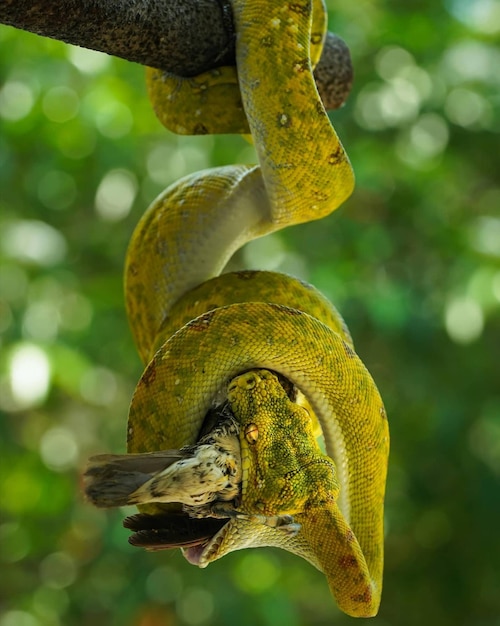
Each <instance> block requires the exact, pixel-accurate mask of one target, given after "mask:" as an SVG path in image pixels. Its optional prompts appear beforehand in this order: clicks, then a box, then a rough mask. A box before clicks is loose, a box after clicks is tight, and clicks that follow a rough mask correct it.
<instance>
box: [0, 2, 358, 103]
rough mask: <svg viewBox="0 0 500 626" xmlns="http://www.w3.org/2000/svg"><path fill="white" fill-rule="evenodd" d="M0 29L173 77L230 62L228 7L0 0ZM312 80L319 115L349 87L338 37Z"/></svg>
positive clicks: (345, 56) (343, 47)
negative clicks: (322, 105) (315, 85)
mask: <svg viewBox="0 0 500 626" xmlns="http://www.w3.org/2000/svg"><path fill="white" fill-rule="evenodd" d="M0 23H3V24H7V25H9V26H14V27H16V28H20V29H22V30H27V31H30V32H32V33H35V34H37V35H42V36H44V37H51V38H52V39H58V40H60V41H64V42H66V43H71V44H74V45H76V46H81V47H83V48H90V49H92V50H99V51H100V52H105V53H107V54H111V55H113V56H117V57H120V58H122V59H126V60H128V61H133V62H135V63H140V64H141V65H148V66H151V67H157V68H159V69H162V70H164V71H167V72H171V73H173V74H177V75H178V76H195V75H197V74H201V73H202V72H204V71H206V70H209V69H213V68H214V67H219V66H221V65H234V63H235V60H234V59H235V57H234V28H233V21H232V11H231V5H230V3H229V0H168V1H166V0H43V1H41V0H39V1H33V0H0ZM315 77H316V80H317V83H318V80H319V84H318V89H319V91H320V95H321V96H322V98H323V101H324V103H325V106H326V108H338V107H339V106H340V105H341V104H342V103H343V102H344V100H345V99H346V98H347V95H348V93H349V90H350V86H351V81H352V67H351V62H350V55H349V50H348V48H347V46H346V45H345V43H344V42H343V41H342V40H341V39H340V38H339V37H337V36H335V35H330V37H329V39H328V43H327V46H326V47H325V51H324V54H323V57H322V59H321V61H320V64H319V65H318V68H317V70H316V72H315ZM332 94H333V97H332Z"/></svg>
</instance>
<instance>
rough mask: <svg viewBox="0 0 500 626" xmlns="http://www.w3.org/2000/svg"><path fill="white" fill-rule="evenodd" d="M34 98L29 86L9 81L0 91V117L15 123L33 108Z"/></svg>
mask: <svg viewBox="0 0 500 626" xmlns="http://www.w3.org/2000/svg"><path fill="white" fill-rule="evenodd" d="M34 102H35V96H34V94H33V91H32V89H31V87H30V86H29V85H27V84H26V83H23V82H20V81H16V80H13V81H9V82H7V83H5V84H4V86H3V87H2V89H1V90H0V117H3V118H4V119H6V120H9V121H11V122H15V121H17V120H20V119H22V118H23V117H26V115H28V113H29V112H30V111H31V109H32V108H33V104H34Z"/></svg>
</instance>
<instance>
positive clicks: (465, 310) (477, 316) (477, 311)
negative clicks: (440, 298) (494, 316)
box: [445, 297, 484, 344]
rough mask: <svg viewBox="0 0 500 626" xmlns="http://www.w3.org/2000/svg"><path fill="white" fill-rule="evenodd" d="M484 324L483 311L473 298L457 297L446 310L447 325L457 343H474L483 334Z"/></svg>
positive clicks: (449, 332)
mask: <svg viewBox="0 0 500 626" xmlns="http://www.w3.org/2000/svg"><path fill="white" fill-rule="evenodd" d="M483 326H484V316H483V311H482V309H481V307H480V306H479V304H478V303H477V302H476V301H475V300H473V299H472V298H467V297H462V298H455V299H453V300H451V301H450V302H449V303H448V306H447V307H446V310H445V327H446V331H447V333H448V335H449V336H450V339H452V341H454V342H455V343H459V344H468V343H472V342H473V341H475V340H476V339H478V338H479V337H480V336H481V333H482V332H483Z"/></svg>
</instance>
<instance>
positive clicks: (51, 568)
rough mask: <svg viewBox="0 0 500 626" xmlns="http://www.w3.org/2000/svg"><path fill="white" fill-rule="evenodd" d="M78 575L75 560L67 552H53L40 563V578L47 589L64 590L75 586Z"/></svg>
mask: <svg viewBox="0 0 500 626" xmlns="http://www.w3.org/2000/svg"><path fill="white" fill-rule="evenodd" d="M76 574H77V570H76V565H75V562H74V560H73V559H72V558H71V557H70V555H69V554H68V553H67V552H53V553H52V554H49V555H48V556H46V557H45V558H44V559H43V561H42V562H41V563H40V577H41V579H42V580H43V582H44V584H45V585H46V586H47V587H51V588H53V589H64V588H65V587H68V586H69V585H71V584H73V582H74V581H75V578H76Z"/></svg>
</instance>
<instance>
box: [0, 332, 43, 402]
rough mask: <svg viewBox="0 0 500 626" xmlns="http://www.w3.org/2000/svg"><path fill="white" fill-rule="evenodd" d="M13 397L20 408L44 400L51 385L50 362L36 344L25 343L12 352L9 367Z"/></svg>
mask: <svg viewBox="0 0 500 626" xmlns="http://www.w3.org/2000/svg"><path fill="white" fill-rule="evenodd" d="M9 377H10V388H11V392H12V397H13V399H14V401H15V402H16V404H17V406H18V408H19V409H26V408H28V407H31V406H36V405H37V404H40V403H41V402H43V401H44V399H45V397H46V395H47V393H48V391H49V386H50V362H49V359H48V358H47V355H46V354H45V352H44V351H43V350H42V349H41V348H39V347H38V346H36V345H33V344H23V345H21V346H19V347H18V348H16V349H15V350H14V352H13V354H12V357H11V360H10V368H9Z"/></svg>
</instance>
